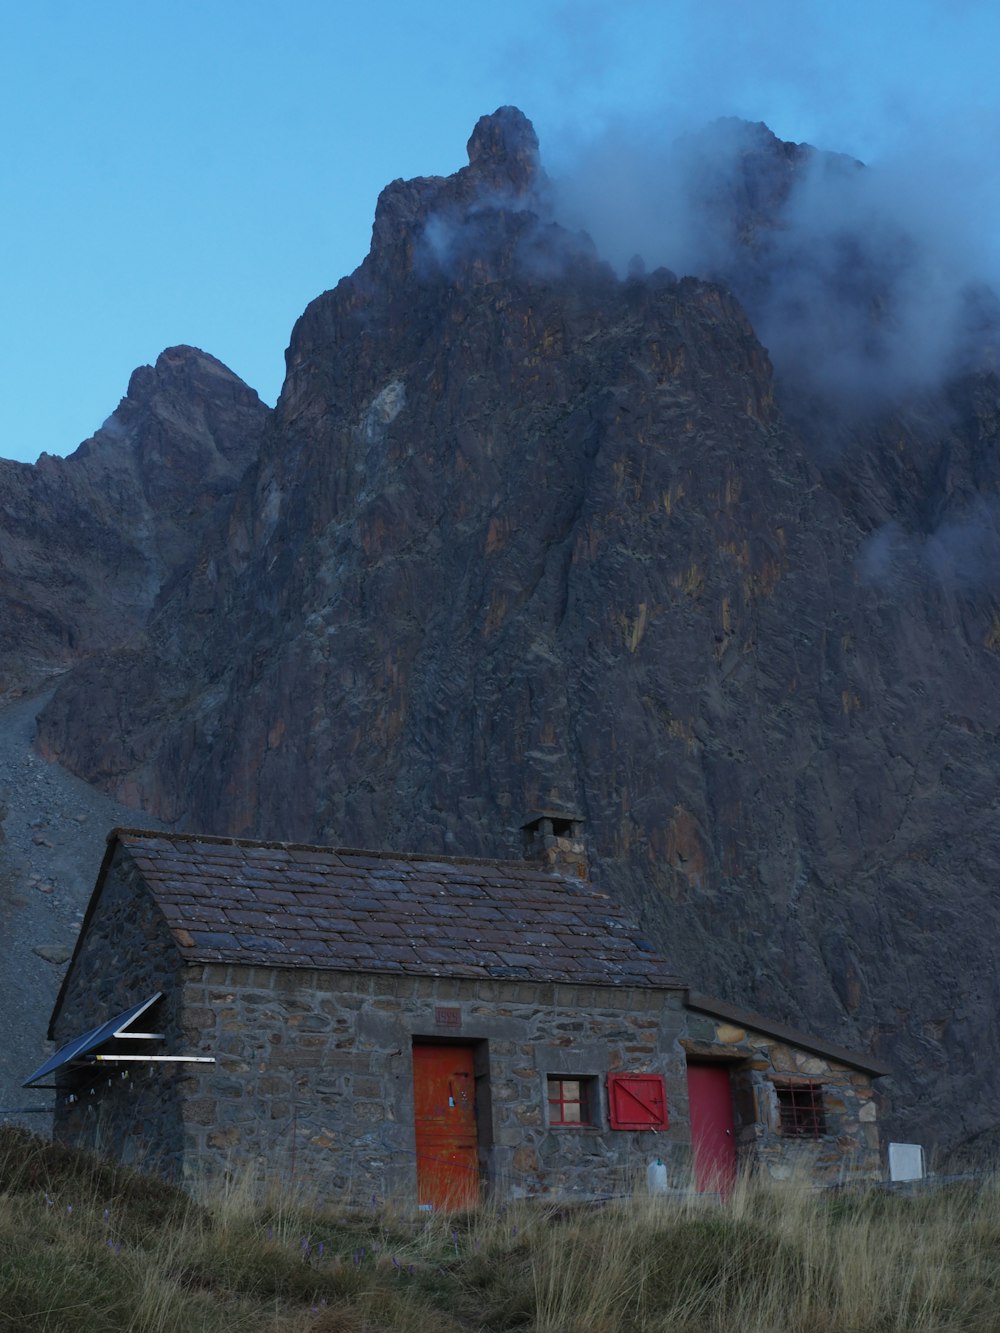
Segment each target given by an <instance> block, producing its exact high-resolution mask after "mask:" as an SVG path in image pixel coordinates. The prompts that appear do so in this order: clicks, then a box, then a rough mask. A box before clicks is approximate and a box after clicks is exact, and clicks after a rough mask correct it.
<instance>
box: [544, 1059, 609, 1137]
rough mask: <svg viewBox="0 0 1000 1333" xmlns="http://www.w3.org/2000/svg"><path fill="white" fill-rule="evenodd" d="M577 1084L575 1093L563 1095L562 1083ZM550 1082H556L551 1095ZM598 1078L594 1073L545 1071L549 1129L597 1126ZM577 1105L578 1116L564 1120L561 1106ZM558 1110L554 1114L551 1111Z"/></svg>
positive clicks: (593, 1127)
mask: <svg viewBox="0 0 1000 1333" xmlns="http://www.w3.org/2000/svg"><path fill="white" fill-rule="evenodd" d="M567 1083H575V1084H577V1089H578V1096H577V1097H566V1096H565V1094H564V1091H563V1089H564V1085H565V1084H567ZM553 1085H558V1089H559V1095H558V1096H556V1097H553V1095H552V1089H553ZM600 1088H601V1085H600V1078H599V1077H598V1075H597V1074H554V1073H549V1074H546V1075H545V1120H546V1124H547V1126H548V1128H549V1129H560V1130H562V1129H600V1128H601V1092H600ZM567 1106H577V1107H579V1110H580V1119H579V1120H567V1119H565V1118H564V1116H563V1111H564V1108H565V1107H567ZM557 1110H558V1112H559V1115H558V1118H556V1116H555V1114H554V1113H555V1112H556V1111H557Z"/></svg>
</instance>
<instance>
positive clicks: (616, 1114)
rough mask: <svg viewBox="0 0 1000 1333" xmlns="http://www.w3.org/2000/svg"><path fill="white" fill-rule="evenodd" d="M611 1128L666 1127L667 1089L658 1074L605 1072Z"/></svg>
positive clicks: (660, 1075) (661, 1076)
mask: <svg viewBox="0 0 1000 1333" xmlns="http://www.w3.org/2000/svg"><path fill="white" fill-rule="evenodd" d="M608 1110H609V1112H610V1116H611V1128H612V1129H666V1127H667V1091H666V1088H665V1087H664V1084H663V1075H662V1074H609V1075H608Z"/></svg>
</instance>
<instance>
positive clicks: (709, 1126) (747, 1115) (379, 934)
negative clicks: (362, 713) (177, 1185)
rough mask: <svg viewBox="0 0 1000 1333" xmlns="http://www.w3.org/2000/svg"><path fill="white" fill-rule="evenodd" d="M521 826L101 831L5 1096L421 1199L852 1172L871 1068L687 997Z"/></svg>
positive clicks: (550, 828) (66, 1118)
mask: <svg viewBox="0 0 1000 1333" xmlns="http://www.w3.org/2000/svg"><path fill="white" fill-rule="evenodd" d="M533 831H534V833H535V834H536V835H537V837H536V842H537V846H538V850H540V852H541V853H542V856H543V858H544V857H547V860H545V859H543V860H539V859H538V858H536V859H534V860H528V861H525V862H513V861H490V860H464V859H453V858H436V857H429V856H416V855H393V854H383V853H378V852H359V851H343V850H335V849H332V848H328V847H309V846H297V845H292V844H284V843H264V842H251V841H246V840H241V839H235V838H212V837H196V836H192V835H187V834H163V833H151V832H143V831H141V830H132V829H117V830H115V831H114V832H113V833H112V834H111V835H110V837H109V842H108V849H107V854H106V856H105V858H104V862H103V865H102V867H101V871H100V874H99V877H98V881H97V885H96V887H95V889H94V893H93V897H92V899H91V902H90V905H89V908H88V911H87V914H86V918H85V920H84V923H83V928H82V930H81V933H80V938H79V941H78V944H77V948H76V951H75V953H74V955H73V959H72V961H71V963H70V966H69V969H68V971H67V975H66V978H65V981H64V983H63V987H62V990H61V992H60V994H59V997H58V1000H57V1002H56V1006H55V1010H54V1012H53V1016H52V1021H51V1027H50V1037H51V1038H52V1039H53V1040H55V1041H56V1042H58V1043H60V1045H61V1046H66V1044H67V1043H71V1042H72V1043H73V1044H72V1045H68V1046H66V1049H65V1050H62V1051H60V1052H59V1054H58V1055H57V1057H55V1058H54V1059H53V1060H51V1061H49V1062H48V1063H47V1065H45V1066H43V1069H42V1070H40V1071H38V1074H36V1075H33V1076H32V1078H31V1079H29V1080H28V1082H29V1083H33V1082H34V1083H36V1084H37V1082H39V1081H40V1076H41V1075H43V1074H44V1075H45V1076H46V1077H50V1076H51V1075H52V1074H53V1073H54V1076H55V1078H56V1080H57V1087H56V1113H55V1133H56V1136H57V1138H59V1139H60V1140H64V1141H68V1142H73V1143H76V1144H81V1145H84V1146H88V1147H93V1148H96V1149H98V1150H101V1151H104V1152H106V1153H108V1154H111V1155H112V1156H115V1157H118V1158H121V1159H122V1160H124V1161H127V1162H133V1163H136V1164H139V1165H142V1166H144V1167H146V1168H150V1167H152V1168H154V1169H157V1170H159V1171H160V1172H161V1173H164V1174H166V1175H168V1176H171V1177H174V1178H180V1179H184V1180H192V1181H193V1180H196V1179H199V1178H205V1177H209V1178H211V1177H212V1176H213V1175H216V1174H218V1173H221V1172H225V1171H227V1170H231V1169H239V1170H244V1171H245V1170H247V1169H249V1170H250V1171H252V1172H259V1173H261V1174H262V1175H263V1174H268V1173H276V1174H278V1175H280V1176H282V1177H283V1178H284V1179H286V1180H303V1181H308V1182H310V1183H311V1184H312V1185H313V1186H314V1187H316V1188H318V1189H319V1191H320V1193H321V1194H322V1195H324V1196H326V1197H329V1198H335V1199H338V1200H343V1199H369V1198H370V1197H371V1196H373V1195H375V1196H377V1197H378V1198H380V1199H382V1198H393V1199H399V1200H411V1201H412V1200H413V1199H414V1198H415V1197H416V1198H417V1199H418V1201H419V1203H420V1204H421V1205H422V1206H424V1207H433V1206H443V1205H445V1204H462V1203H469V1202H472V1201H474V1200H476V1199H477V1198H480V1197H483V1196H484V1195H486V1194H499V1195H501V1196H506V1197H511V1196H515V1197H516V1196H549V1197H577V1198H586V1197H594V1196H608V1195H613V1194H620V1193H623V1192H626V1191H630V1190H633V1189H634V1188H636V1185H637V1182H640V1181H641V1182H643V1186H644V1182H645V1179H646V1171H647V1167H648V1165H649V1164H650V1163H651V1162H652V1163H655V1162H657V1161H660V1162H662V1163H663V1164H664V1166H665V1168H666V1182H667V1187H668V1188H677V1189H685V1188H690V1187H692V1186H694V1187H695V1188H699V1189H703V1190H704V1189H719V1188H721V1189H723V1190H724V1189H725V1188H727V1186H728V1184H729V1183H730V1181H731V1179H732V1178H733V1175H734V1173H735V1171H736V1169H737V1165H738V1163H740V1162H743V1163H746V1164H748V1165H749V1164H753V1165H756V1166H758V1167H760V1168H764V1169H766V1170H768V1171H770V1172H771V1173H772V1174H774V1175H779V1176H781V1175H789V1174H791V1173H792V1172H794V1171H801V1172H805V1173H807V1174H808V1176H809V1177H810V1178H812V1179H814V1180H816V1181H818V1182H835V1181H840V1180H845V1179H852V1178H859V1177H860V1178H872V1177H877V1176H879V1175H880V1172H881V1168H880V1158H879V1143H878V1133H877V1127H876V1118H875V1116H876V1112H875V1101H874V1100H873V1095H872V1079H873V1078H874V1077H877V1075H878V1074H879V1073H882V1072H885V1071H884V1070H882V1069H881V1068H880V1066H879V1065H877V1064H876V1063H875V1062H874V1061H872V1060H870V1059H868V1058H867V1057H866V1056H864V1055H859V1054H857V1053H852V1052H851V1051H847V1050H842V1049H840V1048H838V1047H836V1046H834V1045H831V1044H830V1043H828V1042H825V1041H817V1040H814V1039H812V1038H810V1037H807V1036H804V1035H802V1034H801V1033H796V1032H793V1031H790V1030H787V1029H785V1028H783V1027H781V1026H779V1025H776V1024H774V1023H771V1022H769V1021H767V1020H766V1019H763V1018H761V1017H759V1016H755V1015H751V1014H747V1013H743V1012H741V1011H738V1010H734V1009H732V1008H730V1007H728V1006H726V1005H724V1004H721V1003H718V1002H716V1001H714V1000H712V999H710V998H708V997H705V996H702V995H698V994H696V993H695V992H693V991H691V990H690V989H688V986H687V984H686V983H685V982H684V981H682V980H680V979H679V978H678V977H676V976H674V975H673V974H672V973H670V972H669V971H667V969H666V968H665V967H664V965H663V963H662V962H661V961H660V960H659V959H658V958H657V957H656V955H655V953H654V952H653V950H652V948H651V946H650V945H649V943H648V942H647V941H646V940H644V939H643V938H642V936H641V934H640V933H639V932H638V931H637V930H636V929H635V927H634V926H633V925H631V924H630V923H629V922H628V921H626V920H625V919H624V918H623V916H622V913H621V912H620V911H619V909H618V908H617V907H616V905H615V904H614V903H613V902H611V901H610V900H609V899H608V897H607V896H606V895H604V894H602V893H600V892H599V891H598V890H597V889H596V888H595V887H594V886H593V885H591V884H590V883H589V882H588V880H587V879H586V877H585V869H584V866H583V863H582V856H581V853H582V844H581V843H580V842H579V841H578V840H575V836H574V835H575V834H576V833H577V832H578V830H577V829H576V826H571V825H570V824H569V823H568V822H566V823H565V824H563V825H560V824H559V823H558V822H557V823H556V824H555V825H553V823H552V822H551V821H548V822H546V820H544V819H541V820H538V821H536V824H535V825H534V830H533ZM140 1012H141V1018H140V1017H138V1015H139V1014H140ZM139 1024H141V1026H142V1028H143V1029H147V1028H155V1032H147V1031H143V1032H141V1033H140V1032H138V1031H137V1025H139ZM81 1033H83V1034H84V1036H83V1037H82V1038H81V1037H80V1034H81ZM188 1057H197V1061H195V1060H194V1059H191V1058H188Z"/></svg>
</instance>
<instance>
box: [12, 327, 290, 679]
mask: <svg viewBox="0 0 1000 1333" xmlns="http://www.w3.org/2000/svg"><path fill="white" fill-rule="evenodd" d="M268 415H269V413H268V409H267V408H266V407H265V406H264V404H263V403H262V402H261V401H260V399H259V398H258V397H257V395H256V394H255V393H254V392H253V390H252V389H249V388H248V387H247V386H246V385H245V384H244V383H243V382H242V381H241V380H240V379H238V378H237V377H236V376H235V375H233V374H232V373H231V371H229V370H227V369H226V368H225V366H223V365H222V364H221V363H220V362H218V361H216V360H215V359H214V358H213V357H211V356H206V355H205V353H204V352H199V351H196V350H195V349H194V348H191V347H172V348H170V349H169V350H168V351H166V352H164V353H163V354H162V355H161V356H160V357H159V358H158V359H157V362H156V365H155V366H142V367H140V368H139V369H138V370H137V371H136V372H135V373H134V375H133V376H132V379H131V382H130V383H129V387H128V393H127V395H126V396H125V398H123V399H122V401H121V403H120V405H119V407H118V409H117V410H116V411H115V412H114V413H113V414H112V416H110V417H109V418H108V420H107V421H106V422H105V423H104V425H103V426H102V427H101V429H100V430H99V431H98V432H97V434H96V435H94V436H93V438H92V439H90V440H87V441H86V442H85V443H84V444H81V445H80V447H79V449H77V451H76V453H75V454H73V455H71V456H70V457H69V458H65V459H64V458H53V457H51V456H50V455H48V454H43V455H42V457H41V458H40V459H39V461H38V462H37V463H36V464H34V465H28V464H24V463H14V462H9V461H6V460H0V513H2V516H3V518H2V530H3V544H2V548H0V699H2V698H4V697H12V696H16V695H20V694H24V693H26V692H30V691H31V690H32V689H35V688H38V686H39V685H40V684H42V683H43V682H44V680H45V679H46V678H47V677H49V676H51V675H53V674H57V673H58V672H60V671H62V670H64V669H65V668H66V666H68V665H69V664H70V663H71V662H73V661H74V660H76V659H78V658H79V657H81V656H87V655H89V654H91V653H94V652H96V651H99V650H101V649H105V648H107V647H108V646H109V645H117V644H119V643H120V642H122V641H123V640H126V639H128V638H129V637H130V635H131V634H132V633H134V632H135V631H136V630H138V629H139V628H140V627H141V625H142V624H143V622H144V620H145V618H146V615H147V614H148V612H149V610H150V608H151V607H152V605H153V602H154V601H155V599H156V596H157V594H158V592H159V590H160V588H161V587H162V586H163V585H164V583H165V582H167V581H168V580H169V579H170V578H171V577H172V576H173V575H174V574H176V573H177V572H178V571H179V570H180V569H181V568H182V567H183V566H184V565H185V563H187V562H189V561H190V560H191V559H192V557H193V556H194V554H195V552H196V551H197V550H198V548H199V545H200V543H201V540H202V538H203V536H204V532H205V528H206V525H207V524H208V523H209V522H210V521H211V519H212V518H213V516H215V511H216V506H217V505H218V503H219V501H220V500H222V499H224V498H225V497H226V496H228V495H229V494H231V493H232V491H233V490H234V489H235V486H236V483H237V481H238V480H239V478H240V476H241V475H242V473H243V471H244V470H245V468H246V465H247V463H248V462H249V461H250V459H251V458H253V457H255V456H256V453H257V449H258V445H259V440H260V435H261V431H262V429H263V427H264V424H265V423H266V420H267V418H268Z"/></svg>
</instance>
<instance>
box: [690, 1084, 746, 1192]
mask: <svg viewBox="0 0 1000 1333" xmlns="http://www.w3.org/2000/svg"><path fill="white" fill-rule="evenodd" d="M688 1104H689V1106H690V1108H691V1110H690V1114H691V1147H692V1149H693V1151H694V1181H695V1188H696V1189H697V1190H698V1192H699V1193H701V1194H705V1193H715V1192H718V1193H719V1194H722V1195H726V1194H728V1193H729V1192H730V1190H731V1189H732V1188H733V1183H734V1182H735V1180H736V1135H735V1134H734V1132H733V1128H734V1127H733V1096H732V1091H731V1089H730V1087H729V1070H728V1069H727V1068H726V1066H725V1065H688Z"/></svg>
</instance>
